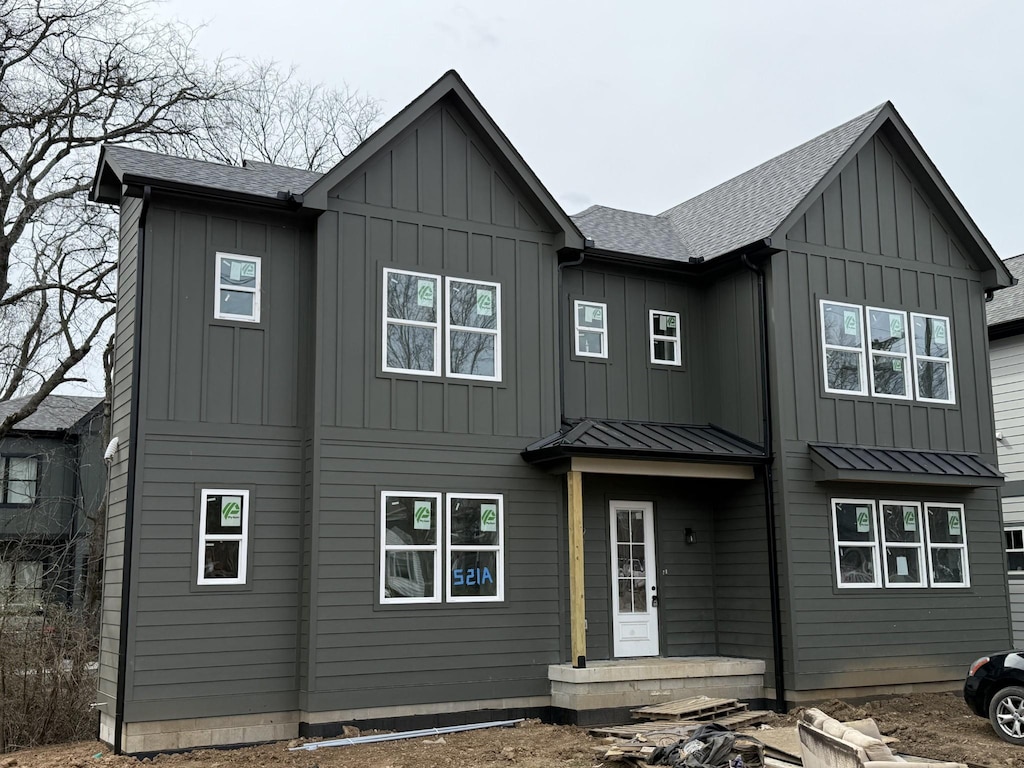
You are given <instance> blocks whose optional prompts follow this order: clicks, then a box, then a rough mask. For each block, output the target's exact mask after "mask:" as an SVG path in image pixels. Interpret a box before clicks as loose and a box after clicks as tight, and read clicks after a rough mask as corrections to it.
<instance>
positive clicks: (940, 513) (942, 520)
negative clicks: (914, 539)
mask: <svg viewBox="0 0 1024 768" xmlns="http://www.w3.org/2000/svg"><path fill="white" fill-rule="evenodd" d="M924 513H925V517H926V519H927V521H928V528H927V533H928V576H929V579H930V581H931V584H932V586H933V587H969V586H971V575H970V570H969V568H968V566H967V532H966V531H965V530H964V507H963V504H925V505H924Z"/></svg>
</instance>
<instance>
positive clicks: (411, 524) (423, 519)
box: [380, 491, 505, 604]
mask: <svg viewBox="0 0 1024 768" xmlns="http://www.w3.org/2000/svg"><path fill="white" fill-rule="evenodd" d="M443 500H444V501H445V502H446V503H445V506H444V509H445V514H444V519H442V518H441V510H442V501H443ZM504 513H505V510H504V500H503V497H502V495H501V494H494V493H449V494H441V493H436V492H428V491H383V492H381V531H382V533H381V559H380V601H381V603H382V604H396V603H397V604H403V603H406V604H414V603H439V602H441V600H442V584H443V585H444V589H443V594H444V600H445V601H446V602H450V603H470V602H475V603H480V602H498V601H501V600H504V598H505V577H504V572H505V561H504V540H505V539H504V526H505V515H504ZM442 554H443V555H444V569H445V570H444V572H443V573H442V571H441V557H442Z"/></svg>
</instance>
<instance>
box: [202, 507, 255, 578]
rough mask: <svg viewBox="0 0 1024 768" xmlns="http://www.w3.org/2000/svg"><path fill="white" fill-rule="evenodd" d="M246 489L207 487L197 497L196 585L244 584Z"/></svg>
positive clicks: (246, 543)
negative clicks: (198, 498)
mask: <svg viewBox="0 0 1024 768" xmlns="http://www.w3.org/2000/svg"><path fill="white" fill-rule="evenodd" d="M248 514H249V491H246V490H226V489H213V488H208V489H204V490H203V491H202V494H201V496H200V513H199V564H198V569H199V570H198V574H199V576H198V583H199V584H245V583H246V561H247V559H248V537H249V532H248V524H249V522H248Z"/></svg>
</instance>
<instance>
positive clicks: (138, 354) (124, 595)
mask: <svg viewBox="0 0 1024 768" xmlns="http://www.w3.org/2000/svg"><path fill="white" fill-rule="evenodd" d="M152 195H153V188H152V187H150V186H149V185H148V184H147V185H146V186H145V187H144V188H143V190H142V207H141V209H140V210H139V229H138V237H137V239H136V256H135V317H134V327H133V329H132V331H133V339H132V394H131V419H130V421H129V427H128V490H127V493H126V495H125V505H124V543H123V545H122V546H123V547H124V553H123V555H122V565H121V626H120V627H119V628H118V629H119V632H118V640H117V700H116V701H115V702H114V754H115V755H120V754H121V753H122V747H123V745H122V743H121V731H122V730H123V728H124V698H125V685H126V681H125V678H126V676H127V672H128V618H129V615H130V611H129V605H130V603H131V584H132V542H133V539H134V532H135V484H136V481H137V477H138V463H139V446H138V438H139V390H140V389H141V386H140V382H141V372H140V368H141V363H142V303H143V302H142V294H143V289H144V286H145V279H144V278H145V264H146V259H145V255H146V215H147V214H148V213H149V201H150V198H151V197H152ZM108 509H109V507H108Z"/></svg>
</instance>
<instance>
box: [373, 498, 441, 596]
mask: <svg viewBox="0 0 1024 768" xmlns="http://www.w3.org/2000/svg"><path fill="white" fill-rule="evenodd" d="M440 508H441V494H439V493H426V492H422V491H421V492H415V491H385V492H384V493H382V494H381V526H382V535H381V549H382V556H381V602H382V603H417V602H427V603H429V602H437V601H438V600H440V592H439V591H438V588H437V587H438V585H437V574H438V572H439V569H440V537H439V536H438V528H439V523H440V521H439V519H438V512H439V510H440Z"/></svg>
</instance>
